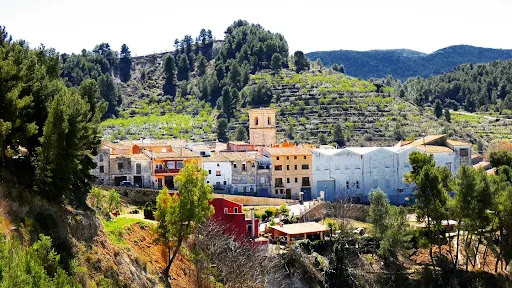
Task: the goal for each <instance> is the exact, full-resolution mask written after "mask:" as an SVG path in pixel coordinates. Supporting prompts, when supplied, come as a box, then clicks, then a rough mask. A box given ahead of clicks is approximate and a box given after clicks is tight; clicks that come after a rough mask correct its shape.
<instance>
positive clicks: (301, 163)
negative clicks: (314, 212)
mask: <svg viewBox="0 0 512 288" xmlns="http://www.w3.org/2000/svg"><path fill="white" fill-rule="evenodd" d="M263 154H264V155H265V156H267V157H269V158H270V161H271V163H272V189H271V191H272V192H271V196H272V197H281V198H287V199H300V195H301V192H302V193H304V197H305V198H306V199H310V198H311V182H312V180H313V179H312V177H313V174H312V171H313V167H312V166H313V164H312V153H311V151H310V150H309V149H307V148H304V147H300V146H293V145H290V144H288V143H285V144H283V145H282V146H281V147H271V148H265V149H264V150H263Z"/></svg>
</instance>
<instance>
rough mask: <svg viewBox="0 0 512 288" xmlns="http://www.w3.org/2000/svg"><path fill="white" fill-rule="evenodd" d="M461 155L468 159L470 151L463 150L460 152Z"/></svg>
mask: <svg viewBox="0 0 512 288" xmlns="http://www.w3.org/2000/svg"><path fill="white" fill-rule="evenodd" d="M459 154H460V156H461V157H468V156H469V150H468V149H467V148H463V149H460V150H459Z"/></svg>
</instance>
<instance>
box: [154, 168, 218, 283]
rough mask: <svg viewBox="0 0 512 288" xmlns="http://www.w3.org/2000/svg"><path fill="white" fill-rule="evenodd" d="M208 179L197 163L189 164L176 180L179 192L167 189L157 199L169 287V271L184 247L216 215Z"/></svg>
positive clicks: (157, 212) (158, 228) (159, 226)
mask: <svg viewBox="0 0 512 288" xmlns="http://www.w3.org/2000/svg"><path fill="white" fill-rule="evenodd" d="M205 179H206V171H204V170H201V169H200V168H199V167H198V166H197V163H195V162H187V163H185V167H184V168H183V169H181V170H180V173H179V175H178V176H177V177H176V181H177V183H178V185H179V186H178V193H176V194H174V195H172V196H170V195H169V191H168V190H167V188H164V189H163V190H162V191H160V194H158V197H157V199H156V202H157V204H156V207H157V209H156V212H155V220H156V221H157V222H158V226H157V233H158V236H159V239H160V241H161V242H162V243H163V244H164V245H165V247H166V248H167V266H166V267H165V269H164V279H165V282H166V285H167V286H168V287H170V286H171V283H170V281H169V271H170V269H171V266H172V264H173V262H174V260H175V259H176V256H177V255H178V252H179V250H180V248H181V245H182V244H183V242H184V241H185V240H186V239H187V238H188V236H189V235H190V234H191V233H192V232H193V231H194V228H195V227H196V226H197V225H199V224H201V223H203V222H204V221H205V220H206V219H207V218H208V217H210V216H211V215H212V214H213V207H212V206H211V205H210V201H211V200H212V199H213V188H212V186H211V185H208V184H205Z"/></svg>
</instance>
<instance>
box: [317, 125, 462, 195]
mask: <svg viewBox="0 0 512 288" xmlns="http://www.w3.org/2000/svg"><path fill="white" fill-rule="evenodd" d="M413 151H419V152H423V153H430V154H433V155H434V160H435V161H436V164H437V165H442V166H446V167H447V168H448V169H450V170H451V171H452V173H453V174H455V173H456V172H457V170H458V169H459V168H460V166H462V165H463V164H466V165H470V159H471V144H468V143H464V142H459V141H452V140H448V139H446V136H444V135H433V136H427V137H424V138H421V139H418V140H416V141H412V142H405V141H403V142H400V143H398V144H397V145H395V146H394V147H349V148H344V149H334V148H327V147H321V148H319V149H314V150H313V151H312V153H313V186H312V197H313V198H316V197H319V196H320V191H324V197H325V200H327V201H335V200H337V199H342V198H346V197H352V198H355V199H358V200H360V201H362V202H368V194H369V193H370V191H371V190H373V189H376V188H380V189H381V190H382V191H384V193H386V194H387V195H388V198H389V200H390V201H391V203H395V204H398V203H404V202H405V201H406V198H407V197H410V196H411V195H412V193H413V188H414V185H413V184H407V183H405V182H403V176H404V174H405V173H408V172H410V170H411V167H410V165H409V154H410V153H411V152H413Z"/></svg>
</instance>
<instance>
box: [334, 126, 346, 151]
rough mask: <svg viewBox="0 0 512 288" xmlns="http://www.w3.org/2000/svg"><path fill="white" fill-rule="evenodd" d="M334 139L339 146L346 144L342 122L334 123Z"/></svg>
mask: <svg viewBox="0 0 512 288" xmlns="http://www.w3.org/2000/svg"><path fill="white" fill-rule="evenodd" d="M332 141H334V142H336V144H338V145H339V146H345V135H344V131H343V128H342V127H341V124H340V123H336V124H334V127H333V130H332Z"/></svg>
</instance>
